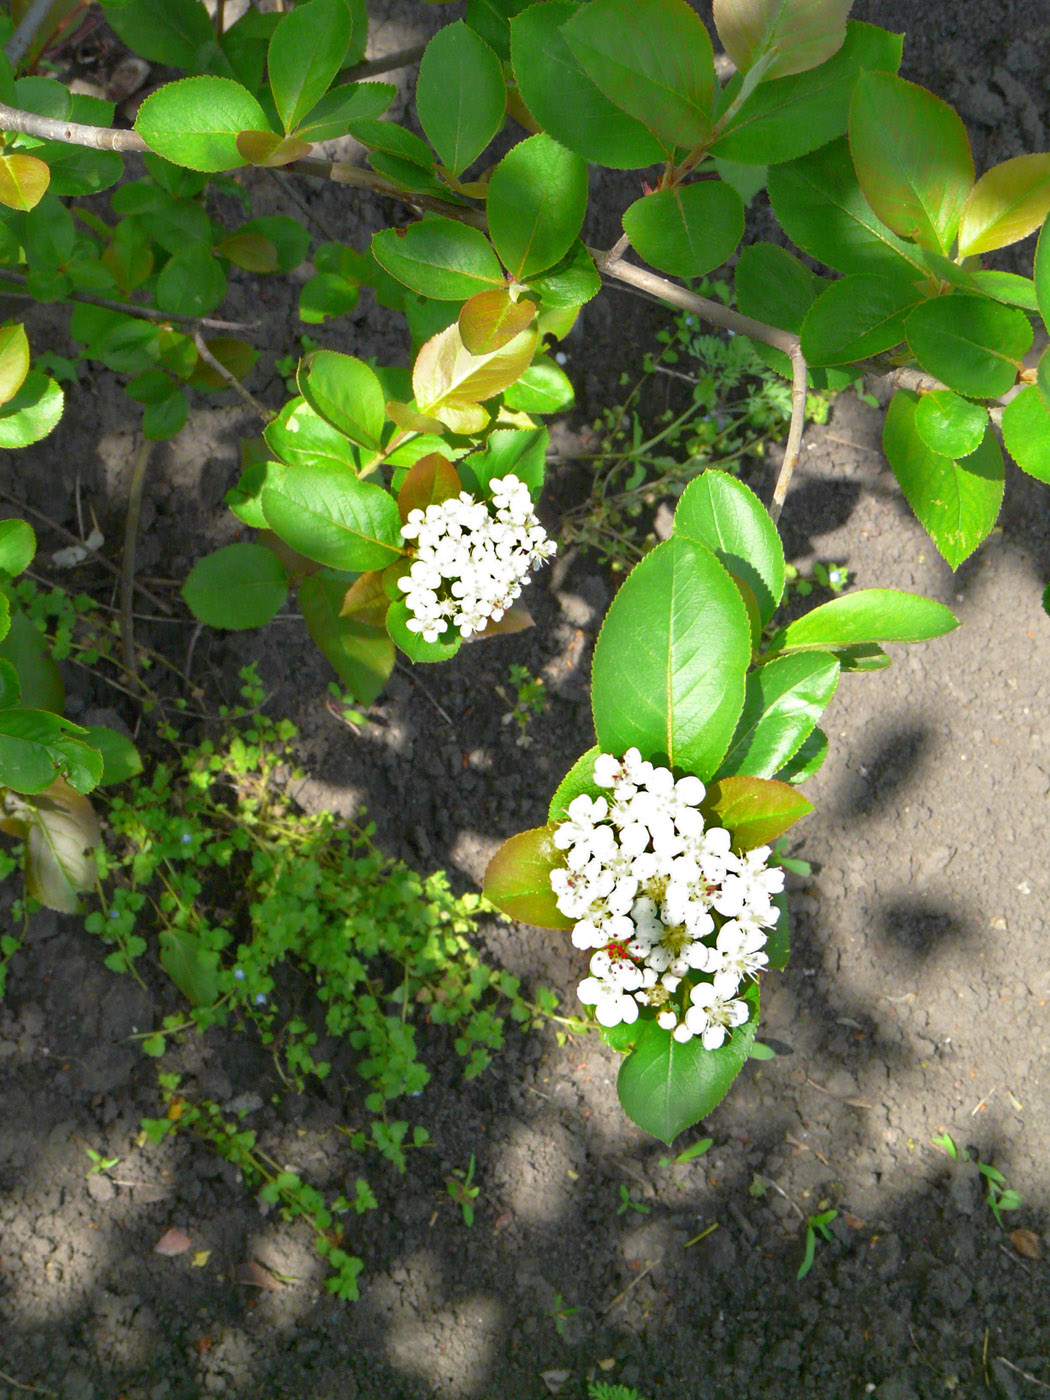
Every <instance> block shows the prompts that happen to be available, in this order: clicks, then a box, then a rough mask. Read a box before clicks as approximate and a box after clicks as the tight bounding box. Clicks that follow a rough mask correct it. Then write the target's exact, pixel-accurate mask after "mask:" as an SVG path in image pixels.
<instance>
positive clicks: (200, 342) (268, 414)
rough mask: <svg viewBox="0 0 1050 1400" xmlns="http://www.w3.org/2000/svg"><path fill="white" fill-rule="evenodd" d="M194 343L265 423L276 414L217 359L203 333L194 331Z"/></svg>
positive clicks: (202, 357) (223, 378)
mask: <svg viewBox="0 0 1050 1400" xmlns="http://www.w3.org/2000/svg"><path fill="white" fill-rule="evenodd" d="M193 343H194V345H196V347H197V354H198V355H199V356H200V357H201V359H202V360H203V361H204V363H205V364H206V365H208V366H209V367H210V368H211V369H213V370H214V371H215V373H216V374H217V375H218V376H219V378H220V379H221V380H222V382H223V383H224V384H225V385H226V386H227V388H229V389H232V390H233V392H234V393H235V394H239V395H240V397H241V398H242V399H243V400H244V402H245V403H246V404H247V405H248V406H249V407H250V408H252V409H254V411H255V412H256V413H257V414H258V415H259V417H260V418H261V419H262V420H263V422H264V423H269V422H270V420H271V419H272V418H274V417H275V416H276V415H275V414H274V411H273V409H272V408H267V407H266V405H265V404H262V403H260V402H259V400H258V399H257V398H256V397H255V395H254V394H253V393H251V392H250V391H249V390H248V389H246V388H245V387H244V385H243V384H242V383H241V381H240V380H239V379H238V378H237V376H236V375H235V374H231V373H230V371H229V370H228V369H227V368H226V366H225V365H224V364H223V363H222V361H221V360H217V359H216V358H215V356H214V355H213V354H212V353H211V351H210V350H209V349H208V345H207V342H206V341H205V339H204V336H203V335H202V333H201V332H200V331H199V330H198V331H194V333H193Z"/></svg>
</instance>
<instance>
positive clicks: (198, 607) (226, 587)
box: [182, 544, 288, 631]
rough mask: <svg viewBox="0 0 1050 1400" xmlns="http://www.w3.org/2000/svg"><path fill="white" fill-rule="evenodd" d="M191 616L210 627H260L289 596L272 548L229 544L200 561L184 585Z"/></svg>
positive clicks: (286, 583) (237, 629)
mask: <svg viewBox="0 0 1050 1400" xmlns="http://www.w3.org/2000/svg"><path fill="white" fill-rule="evenodd" d="M182 596H183V598H185V600H186V606H187V607H188V608H189V610H190V612H191V613H192V614H193V616H194V617H196V618H197V619H199V621H201V622H206V623H207V624H208V626H209V627H228V628H230V629H231V630H235V631H240V630H243V629H245V628H248V627H261V626H262V625H263V624H264V623H266V622H269V621H270V619H271V618H272V617H273V616H274V614H275V613H277V612H280V610H281V608H282V607H283V606H284V601H285V599H286V598H287V597H288V575H287V573H286V572H285V568H284V565H283V564H282V563H281V561H280V560H279V559H278V558H277V555H276V554H275V553H274V552H273V550H272V549H267V547H266V546H265V545H262V544H228V545H227V546H226V547H225V548H224V549H217V550H216V551H215V553H214V554H206V555H205V556H204V558H203V559H198V560H197V562H196V564H194V566H193V568H192V569H191V570H190V575H189V578H187V580H186V582H185V583H184V584H183V586H182Z"/></svg>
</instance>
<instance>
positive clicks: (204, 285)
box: [156, 0, 341, 316]
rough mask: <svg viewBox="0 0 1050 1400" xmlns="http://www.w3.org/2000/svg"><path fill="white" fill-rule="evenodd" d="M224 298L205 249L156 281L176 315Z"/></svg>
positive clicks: (181, 257) (217, 269)
mask: <svg viewBox="0 0 1050 1400" xmlns="http://www.w3.org/2000/svg"><path fill="white" fill-rule="evenodd" d="M340 3H341V0H340ZM225 295H226V274H225V272H223V270H222V267H221V265H220V263H219V262H218V260H217V259H216V258H213V257H212V255H211V252H210V250H209V249H207V248H200V247H197V248H184V249H183V250H182V252H181V253H176V254H175V255H174V256H173V257H171V258H169V259H168V261H167V263H166V264H165V265H164V268H163V270H162V272H161V274H160V276H159V277H158V278H157V291H156V298H157V306H158V308H159V309H160V310H161V311H169V312H171V313H173V314H174V315H176V316H207V315H208V313H209V312H211V311H214V310H215V308H216V307H217V306H218V305H219V303H220V302H221V301H222V299H223V297H224V296H225Z"/></svg>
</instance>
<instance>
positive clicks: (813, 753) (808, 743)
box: [771, 663, 828, 783]
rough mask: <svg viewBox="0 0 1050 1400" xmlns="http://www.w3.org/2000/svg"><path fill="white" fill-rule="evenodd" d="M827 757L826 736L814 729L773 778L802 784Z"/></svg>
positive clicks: (821, 731)
mask: <svg viewBox="0 0 1050 1400" xmlns="http://www.w3.org/2000/svg"><path fill="white" fill-rule="evenodd" d="M771 664H772V663H771ZM827 756H828V736H827V735H826V734H825V733H824V731H823V729H814V730H813V732H812V734H810V735H809V736H808V737H807V738H805V739H803V741H802V743H801V745H800V746H799V748H798V751H797V752H796V754H795V756H794V757H793V758H791V759H789V760H788V762H787V763H785V764H784V766H783V768H781V770H780V772H779V773H774V775H773V776H774V777H775V778H777V779H779V781H780V782H782V783H804V782H805V781H806V779H807V778H812V776H813V774H814V773H816V772H817V770H818V769H819V768H820V766H821V764H822V763H823V762H824V760H825V759H826V758H827Z"/></svg>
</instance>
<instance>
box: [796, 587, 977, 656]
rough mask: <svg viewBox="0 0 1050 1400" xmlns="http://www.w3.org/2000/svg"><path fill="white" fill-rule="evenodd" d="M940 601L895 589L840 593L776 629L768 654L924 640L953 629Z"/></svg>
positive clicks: (955, 623) (952, 621) (950, 616)
mask: <svg viewBox="0 0 1050 1400" xmlns="http://www.w3.org/2000/svg"><path fill="white" fill-rule="evenodd" d="M958 625H959V622H958V619H957V618H956V617H955V616H954V614H953V613H952V612H951V611H950V609H948V608H946V607H945V606H944V604H943V603H938V602H936V601H935V600H934V599H933V598H920V597H919V595H918V594H916V593H902V592H901V591H900V590H899V589H896V588H865V589H862V590H861V591H860V592H858V593H844V594H843V595H842V596H841V597H840V598H832V600H831V602H830V603H822V604H821V605H820V607H819V608H813V609H812V610H811V611H810V612H808V613H806V614H805V615H804V616H803V617H800V618H798V619H797V621H795V622H791V623H789V624H788V625H787V626H786V627H783V628H781V630H780V631H779V632H778V633H777V635H776V636H775V637H774V638H773V639H772V640H771V642H770V644H769V649H770V652H773V653H775V652H781V651H801V650H803V649H807V648H811V647H822V648H824V649H825V650H828V649H831V648H838V647H852V646H865V645H868V644H869V643H871V642H928V641H930V640H931V638H933V637H943V636H944V634H945V633H946V632H952V631H954V630H955V628H956V627H958Z"/></svg>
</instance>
